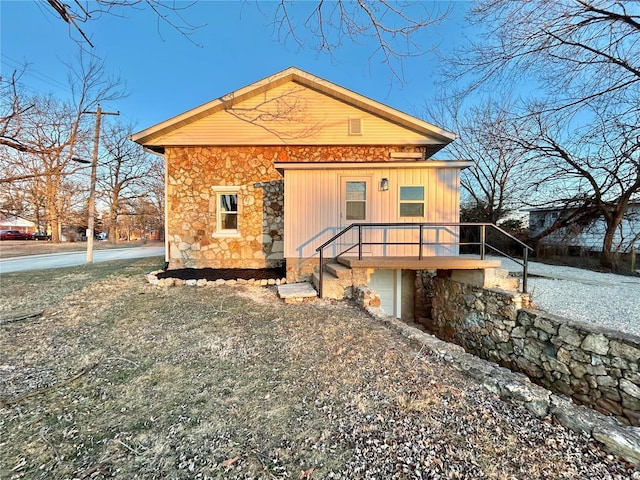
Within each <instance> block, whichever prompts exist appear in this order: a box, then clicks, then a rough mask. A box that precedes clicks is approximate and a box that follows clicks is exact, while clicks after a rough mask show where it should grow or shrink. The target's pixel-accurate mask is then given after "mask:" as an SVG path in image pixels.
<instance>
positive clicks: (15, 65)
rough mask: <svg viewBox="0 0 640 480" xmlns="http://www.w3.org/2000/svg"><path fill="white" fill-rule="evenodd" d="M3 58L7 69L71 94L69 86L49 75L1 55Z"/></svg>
mask: <svg viewBox="0 0 640 480" xmlns="http://www.w3.org/2000/svg"><path fill="white" fill-rule="evenodd" d="M0 55H1V56H2V57H3V63H6V64H7V65H8V66H9V67H11V68H12V69H14V70H21V71H23V73H24V75H25V76H28V77H32V78H33V79H35V80H37V81H39V82H43V83H45V84H47V85H51V86H54V87H56V88H59V89H61V90H64V91H65V92H66V93H72V92H71V90H70V88H69V85H66V84H65V83H62V82H60V81H59V80H56V79H55V78H53V77H50V76H49V75H47V74H45V73H42V72H40V71H39V70H37V69H35V68H33V67H31V66H29V64H28V63H26V64H25V63H20V61H18V60H16V59H14V58H11V57H9V56H8V55H6V54H4V53H2V54H0Z"/></svg>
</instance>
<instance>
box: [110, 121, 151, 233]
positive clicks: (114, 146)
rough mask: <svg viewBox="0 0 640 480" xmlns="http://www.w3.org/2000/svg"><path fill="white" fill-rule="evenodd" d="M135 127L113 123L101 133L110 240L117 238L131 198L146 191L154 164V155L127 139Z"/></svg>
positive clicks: (134, 200)
mask: <svg viewBox="0 0 640 480" xmlns="http://www.w3.org/2000/svg"><path fill="white" fill-rule="evenodd" d="M132 131H133V129H132V127H131V126H127V125H123V124H121V123H112V124H110V125H108V126H107V128H106V129H105V132H104V134H103V135H102V137H103V138H104V141H103V145H104V149H105V154H104V155H103V156H102V158H103V161H102V166H101V169H100V170H101V178H100V180H99V181H98V187H99V189H100V191H101V192H102V193H103V195H104V196H105V197H106V199H107V203H108V206H109V213H108V215H107V218H106V224H107V226H108V228H109V241H110V242H111V243H116V242H117V241H118V237H119V235H118V220H119V217H120V215H121V214H122V213H123V212H125V211H129V210H130V208H127V207H129V206H130V204H131V203H132V202H136V201H137V200H138V199H139V198H140V197H142V196H145V195H146V194H147V177H148V176H149V170H150V169H151V168H152V166H153V160H154V159H153V158H152V156H151V155H150V154H148V153H146V152H145V151H144V150H143V148H142V147H141V146H140V145H138V144H136V143H133V142H131V141H130V140H129V139H128V137H129V136H130V135H131V133H132Z"/></svg>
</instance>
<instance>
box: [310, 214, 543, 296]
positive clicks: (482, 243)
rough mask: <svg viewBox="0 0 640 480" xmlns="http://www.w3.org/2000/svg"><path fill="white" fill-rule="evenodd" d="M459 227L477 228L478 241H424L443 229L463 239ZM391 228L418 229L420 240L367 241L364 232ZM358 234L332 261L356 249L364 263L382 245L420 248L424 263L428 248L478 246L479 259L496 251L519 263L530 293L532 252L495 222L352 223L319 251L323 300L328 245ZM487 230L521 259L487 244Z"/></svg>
mask: <svg viewBox="0 0 640 480" xmlns="http://www.w3.org/2000/svg"><path fill="white" fill-rule="evenodd" d="M460 227H473V228H477V229H478V241H468V242H460V241H458V242H427V241H425V232H426V231H434V230H435V231H438V230H441V229H444V230H445V232H446V233H448V234H449V235H450V236H453V237H454V238H455V237H457V238H460V232H459V228H460ZM388 229H393V230H394V231H400V230H404V231H415V230H418V239H417V240H416V241H412V242H398V241H391V242H389V241H381V242H373V241H366V240H365V239H364V235H363V233H364V232H365V231H367V230H380V231H385V230H388ZM452 229H456V231H452ZM354 230H356V231H357V235H358V237H357V241H355V242H354V243H352V245H351V246H349V247H348V248H345V249H344V250H342V251H340V252H339V253H338V254H337V255H335V256H333V258H337V257H339V256H341V255H344V254H345V253H348V252H350V251H352V250H354V249H355V248H357V251H358V259H359V260H362V255H363V247H366V246H373V245H382V246H390V245H414V246H417V247H418V255H417V259H418V260H422V259H423V258H424V248H425V247H433V246H438V247H452V246H458V247H460V246H477V247H479V254H480V259H481V260H484V259H485V257H486V254H487V252H488V251H490V252H495V253H497V254H499V255H502V256H503V257H506V258H508V259H510V260H511V261H513V262H516V263H517V264H518V265H520V266H521V267H522V291H523V293H527V276H528V269H529V252H530V251H532V250H533V249H532V248H531V247H530V246H529V245H527V244H526V243H524V242H522V241H521V240H519V239H517V238H516V237H514V236H513V235H511V234H510V233H508V232H506V231H505V230H503V229H502V228H500V227H498V226H497V225H494V224H493V223H469V222H467V223H464V222H463V223H352V224H351V225H349V226H348V227H346V228H344V229H342V230H341V231H340V232H338V233H337V234H336V235H334V236H333V237H331V238H330V239H329V240H327V241H326V242H324V243H323V244H322V245H320V246H319V247H318V248H316V251H317V252H318V254H319V257H320V265H319V271H318V281H319V285H318V294H319V296H320V298H322V285H323V283H322V282H323V270H324V250H325V248H327V247H328V246H330V245H332V244H335V243H336V242H337V240H339V239H341V238H343V237H345V235H346V234H347V233H349V232H352V231H354ZM487 231H492V232H493V231H495V232H497V233H498V234H499V235H500V236H502V237H504V238H506V239H508V240H509V241H512V242H514V243H515V244H516V245H517V246H518V247H520V248H521V249H522V258H521V259H520V258H516V257H514V256H512V255H509V254H508V253H507V252H504V251H502V250H500V249H499V248H497V247H496V246H494V245H492V244H490V243H488V242H487Z"/></svg>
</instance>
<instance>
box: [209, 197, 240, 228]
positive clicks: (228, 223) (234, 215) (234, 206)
mask: <svg viewBox="0 0 640 480" xmlns="http://www.w3.org/2000/svg"><path fill="white" fill-rule="evenodd" d="M213 190H214V192H215V193H216V231H215V233H214V235H220V234H222V235H225V234H237V233H238V187H213Z"/></svg>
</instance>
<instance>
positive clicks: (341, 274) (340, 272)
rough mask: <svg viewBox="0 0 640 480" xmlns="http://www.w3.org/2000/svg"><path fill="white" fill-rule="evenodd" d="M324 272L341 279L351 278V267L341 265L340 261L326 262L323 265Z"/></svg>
mask: <svg viewBox="0 0 640 480" xmlns="http://www.w3.org/2000/svg"><path fill="white" fill-rule="evenodd" d="M324 269H325V271H326V272H329V273H331V274H332V275H334V276H335V277H337V278H339V279H341V280H350V279H351V268H349V267H347V266H345V265H342V264H341V263H335V262H332V263H327V264H326V265H325V266H324Z"/></svg>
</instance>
